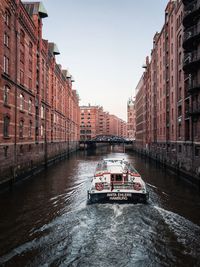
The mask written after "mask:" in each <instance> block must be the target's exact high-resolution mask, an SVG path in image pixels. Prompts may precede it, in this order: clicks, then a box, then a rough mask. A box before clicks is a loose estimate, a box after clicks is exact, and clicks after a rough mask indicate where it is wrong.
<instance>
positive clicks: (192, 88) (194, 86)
mask: <svg viewBox="0 0 200 267" xmlns="http://www.w3.org/2000/svg"><path fill="white" fill-rule="evenodd" d="M198 90H200V83H199V82H197V81H195V80H193V81H190V82H189V84H188V91H189V92H190V94H192V93H193V92H196V91H198Z"/></svg>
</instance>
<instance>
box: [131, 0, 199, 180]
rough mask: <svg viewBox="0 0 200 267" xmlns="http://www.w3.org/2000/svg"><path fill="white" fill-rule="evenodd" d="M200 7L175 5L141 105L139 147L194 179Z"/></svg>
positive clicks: (145, 78) (148, 70)
mask: <svg viewBox="0 0 200 267" xmlns="http://www.w3.org/2000/svg"><path fill="white" fill-rule="evenodd" d="M183 2H184V4H183ZM191 2H192V3H191ZM199 6H200V3H199V1H197V0H196V1H186V0H185V1H178V0H177V1H169V3H168V5H167V7H166V10H165V23H164V25H163V28H162V30H161V32H160V33H156V34H155V36H154V39H153V49H152V51H151V59H150V60H147V62H146V65H145V72H144V73H143V75H142V78H141V80H140V83H139V85H140V86H139V88H137V89H136V103H135V106H136V147H137V149H140V150H141V151H143V152H145V153H148V154H150V155H151V156H152V157H154V158H157V159H158V160H160V161H162V162H165V163H166V164H168V165H171V166H174V167H175V168H179V169H182V170H183V171H185V172H189V173H190V174H192V175H193V176H198V175H200V163H199V162H200V124H199V122H200V116H199V114H200V112H199V110H198V107H199V105H198V103H199V97H200V94H199V93H198V90H199V86H198V78H199V75H198V74H199V66H200V65H199V59H198V58H197V56H196V57H195V56H194V58H193V55H194V54H195V53H196V54H197V51H198V48H199V35H198V34H199V31H198V20H199V15H200V8H199ZM191 9H192V11H191ZM191 12H192V14H193V15H194V17H192V15H191ZM189 16H190V18H188V17H189ZM192 18H193V19H192ZM182 22H183V23H182ZM196 54H195V55H196ZM194 85H195V86H194Z"/></svg>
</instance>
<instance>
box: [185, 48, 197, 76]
mask: <svg viewBox="0 0 200 267" xmlns="http://www.w3.org/2000/svg"><path fill="white" fill-rule="evenodd" d="M198 68H200V53H197V52H190V53H186V54H185V56H184V59H183V70H184V72H186V73H192V72H196V71H197V70H198Z"/></svg>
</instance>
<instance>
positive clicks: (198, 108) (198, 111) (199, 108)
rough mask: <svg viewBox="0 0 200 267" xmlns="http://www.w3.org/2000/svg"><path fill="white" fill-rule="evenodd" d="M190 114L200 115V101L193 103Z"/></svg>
mask: <svg viewBox="0 0 200 267" xmlns="http://www.w3.org/2000/svg"><path fill="white" fill-rule="evenodd" d="M189 115H190V116H199V115H200V103H196V104H195V105H194V104H193V107H190V108H189Z"/></svg>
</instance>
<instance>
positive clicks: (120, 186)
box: [100, 181, 133, 191]
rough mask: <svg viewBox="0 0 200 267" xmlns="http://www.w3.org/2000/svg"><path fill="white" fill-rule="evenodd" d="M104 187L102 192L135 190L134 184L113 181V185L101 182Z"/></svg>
mask: <svg viewBox="0 0 200 267" xmlns="http://www.w3.org/2000/svg"><path fill="white" fill-rule="evenodd" d="M100 183H101V184H102V185H103V187H102V190H111V191H112V190H113V189H133V183H132V182H117V181H113V182H111V183H107V182H100Z"/></svg>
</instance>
